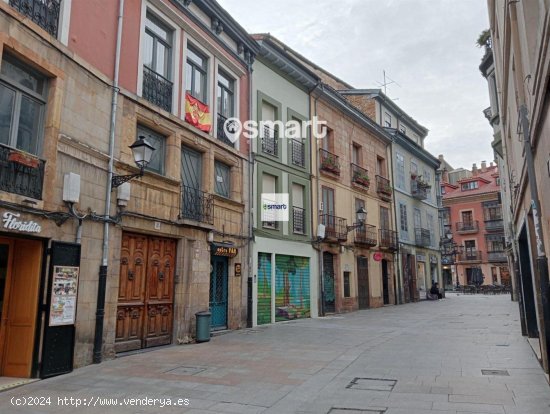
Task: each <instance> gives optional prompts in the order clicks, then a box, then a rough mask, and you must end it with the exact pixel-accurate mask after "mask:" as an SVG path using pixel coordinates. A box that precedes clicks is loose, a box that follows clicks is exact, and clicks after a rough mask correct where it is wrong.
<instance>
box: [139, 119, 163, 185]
mask: <svg viewBox="0 0 550 414" xmlns="http://www.w3.org/2000/svg"><path fill="white" fill-rule="evenodd" d="M140 136H144V137H145V138H146V139H147V141H149V143H150V144H151V145H153V147H155V150H154V151H153V155H152V156H151V161H150V162H149V164H147V167H146V169H147V170H149V171H154V172H156V173H159V174H164V158H165V146H166V137H164V136H162V135H160V134H158V133H156V132H155V131H152V130H150V129H149V128H146V127H144V126H142V125H138V126H137V138H139V137H140Z"/></svg>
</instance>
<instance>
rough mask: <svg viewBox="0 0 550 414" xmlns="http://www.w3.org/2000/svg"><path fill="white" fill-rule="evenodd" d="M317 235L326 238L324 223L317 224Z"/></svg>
mask: <svg viewBox="0 0 550 414" xmlns="http://www.w3.org/2000/svg"><path fill="white" fill-rule="evenodd" d="M317 237H318V238H320V239H324V238H325V225H324V224H319V225H318V226H317Z"/></svg>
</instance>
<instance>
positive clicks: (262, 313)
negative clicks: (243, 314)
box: [258, 253, 271, 325]
mask: <svg viewBox="0 0 550 414" xmlns="http://www.w3.org/2000/svg"><path fill="white" fill-rule="evenodd" d="M265 323H271V254H270V253H258V325H262V324H265Z"/></svg>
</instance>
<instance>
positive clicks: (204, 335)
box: [195, 311, 212, 342]
mask: <svg viewBox="0 0 550 414" xmlns="http://www.w3.org/2000/svg"><path fill="white" fill-rule="evenodd" d="M195 316H196V317H197V334H196V337H195V340H196V341H197V342H208V341H210V317H211V316H212V314H211V313H210V312H207V311H203V312H197V313H195Z"/></svg>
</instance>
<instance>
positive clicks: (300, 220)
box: [292, 206, 306, 234]
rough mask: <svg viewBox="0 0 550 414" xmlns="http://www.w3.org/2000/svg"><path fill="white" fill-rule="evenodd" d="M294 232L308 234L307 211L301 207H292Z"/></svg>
mask: <svg viewBox="0 0 550 414" xmlns="http://www.w3.org/2000/svg"><path fill="white" fill-rule="evenodd" d="M292 232H293V233H295V234H305V233H306V210H304V209H303V208H301V207H296V206H293V207H292Z"/></svg>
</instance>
